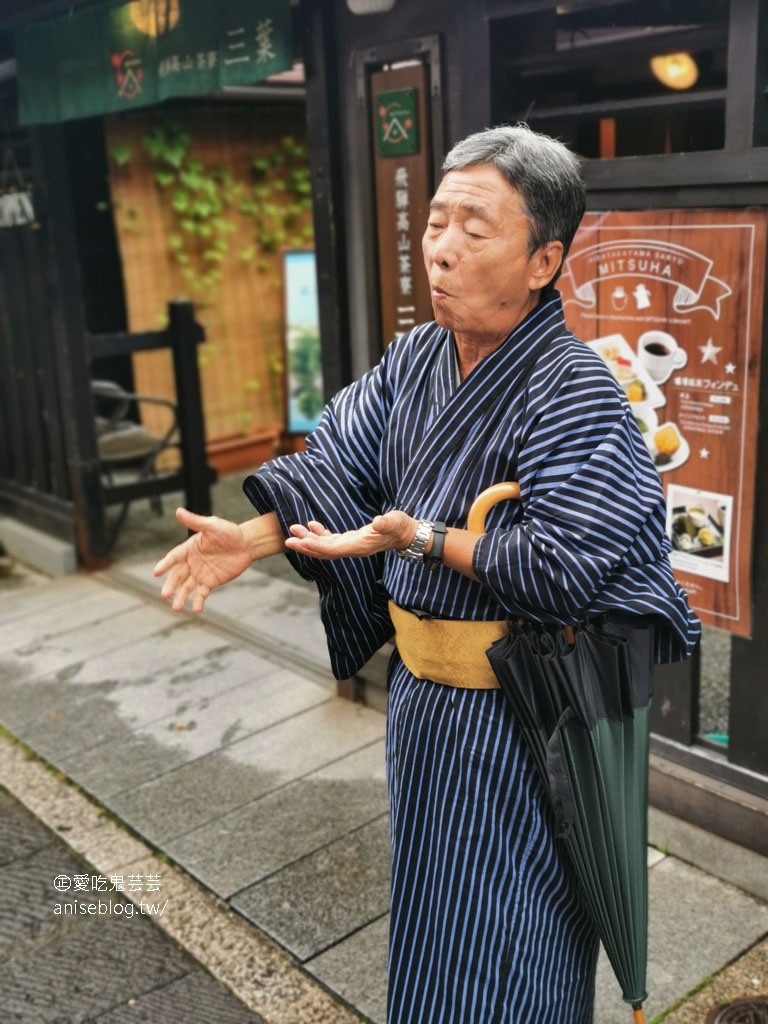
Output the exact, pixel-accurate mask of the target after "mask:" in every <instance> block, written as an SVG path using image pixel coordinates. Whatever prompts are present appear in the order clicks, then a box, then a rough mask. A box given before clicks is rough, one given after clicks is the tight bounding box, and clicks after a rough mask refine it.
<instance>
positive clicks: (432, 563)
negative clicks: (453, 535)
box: [424, 523, 448, 569]
mask: <svg viewBox="0 0 768 1024" xmlns="http://www.w3.org/2000/svg"><path fill="white" fill-rule="evenodd" d="M447 532H448V527H447V526H446V525H445V523H433V524H432V547H431V548H430V549H429V554H428V555H425V556H424V564H425V565H426V567H427V568H428V569H436V568H437V567H438V566H439V565H442V564H443V552H444V550H445V535H446V534H447Z"/></svg>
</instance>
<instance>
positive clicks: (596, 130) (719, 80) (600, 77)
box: [491, 0, 728, 158]
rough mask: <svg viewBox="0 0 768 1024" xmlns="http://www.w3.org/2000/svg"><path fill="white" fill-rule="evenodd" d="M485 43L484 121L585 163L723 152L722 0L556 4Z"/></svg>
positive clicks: (497, 26) (509, 22) (500, 29)
mask: <svg viewBox="0 0 768 1024" xmlns="http://www.w3.org/2000/svg"><path fill="white" fill-rule="evenodd" d="M491 39H492V50H491V60H492V68H493V120H494V123H502V122H515V121H519V120H523V121H526V122H527V123H528V124H530V125H531V127H532V128H535V129H536V130H537V131H543V132H546V133H547V134H548V135H553V136H555V137H557V138H560V139H562V140H563V141H564V142H566V143H568V144H569V145H571V146H572V147H573V148H574V149H576V150H577V151H578V152H579V153H581V154H582V155H583V156H585V157H592V158H598V157H603V158H611V157H622V156H640V155H647V154H653V153H684V152H691V151H702V150H717V149H722V148H723V145H724V140H725V90H726V78H727V50H728V0H676V2H672V0H624V2H609V3H604V2H594V3H591V4H584V3H580V2H579V3H563V4H559V5H558V6H557V7H553V8H552V9H551V10H548V11H539V12H537V13H535V14H525V15H513V16H510V17H506V18H500V19H498V20H497V21H494V26H493V31H492V33H491Z"/></svg>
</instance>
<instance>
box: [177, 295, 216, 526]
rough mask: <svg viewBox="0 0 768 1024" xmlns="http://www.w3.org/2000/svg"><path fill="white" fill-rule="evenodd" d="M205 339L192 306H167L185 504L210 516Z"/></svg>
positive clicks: (180, 303) (181, 301)
mask: <svg viewBox="0 0 768 1024" xmlns="http://www.w3.org/2000/svg"><path fill="white" fill-rule="evenodd" d="M204 336H205V335H204V333H203V329H202V327H200V325H199V324H198V323H197V322H196V321H195V311H194V308H193V306H192V303H191V302H189V301H187V300H186V299H175V300H174V301H173V302H169V303H168V339H169V341H170V345H171V351H172V352H173V373H174V377H175V379H176V403H177V406H178V413H179V431H180V434H181V458H182V463H183V468H182V474H183V477H184V492H185V501H186V506H187V508H188V509H189V510H190V511H191V512H196V513H197V514H198V515H201V516H209V515H210V514H211V490H210V480H211V473H210V470H209V468H208V463H207V462H206V456H205V423H204V421H203V401H202V394H201V391H200V371H199V368H198V365H197V345H198V342H200V341H202V340H203V338H204Z"/></svg>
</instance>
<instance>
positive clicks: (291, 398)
mask: <svg viewBox="0 0 768 1024" xmlns="http://www.w3.org/2000/svg"><path fill="white" fill-rule="evenodd" d="M283 274H284V280H285V349H286V356H287V358H286V390H287V395H288V424H287V429H288V433H289V434H309V433H311V432H312V431H313V430H314V429H315V427H316V426H317V425H318V423H319V422H320V416H321V415H322V412H323V407H324V405H325V402H324V400H323V372H322V360H321V352H320V318H319V314H318V308H317V274H316V270H315V254H314V252H307V251H302V252H286V253H284V254H283Z"/></svg>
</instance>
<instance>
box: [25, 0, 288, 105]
mask: <svg viewBox="0 0 768 1024" xmlns="http://www.w3.org/2000/svg"><path fill="white" fill-rule="evenodd" d="M16 51H17V63H18V83H19V121H20V122H21V123H22V124H40V123H46V122H56V121H66V120H68V119H70V118H76V117H89V116H92V115H96V114H106V113H115V112H119V111H122V110H130V109H132V108H135V107H143V106H148V105H149V104H153V103H158V102H160V101H161V100H164V99H168V98H169V97H172V96H199V95H204V94H206V93H212V92H215V91H217V90H219V89H222V88H224V87H226V86H233V85H250V84H252V83H253V82H258V81H260V80H261V79H264V78H267V77H268V76H269V75H272V74H275V73H277V72H279V71H285V70H287V69H288V68H290V67H291V66H292V62H293V40H292V35H291V8H290V4H289V3H288V0H219V2H218V3H216V4H209V3H206V2H205V0H131V2H129V3H125V2H122V3H116V4H115V3H113V4H111V5H107V6H103V5H102V6H99V7H87V8H84V9H82V10H78V11H73V12H72V13H70V14H67V15H63V16H61V17H57V18H48V19H46V20H44V21H39V22H35V23H32V24H30V25H27V26H26V27H25V28H23V29H22V30H21V31H20V32H19V33H18V34H17V37H16Z"/></svg>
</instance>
